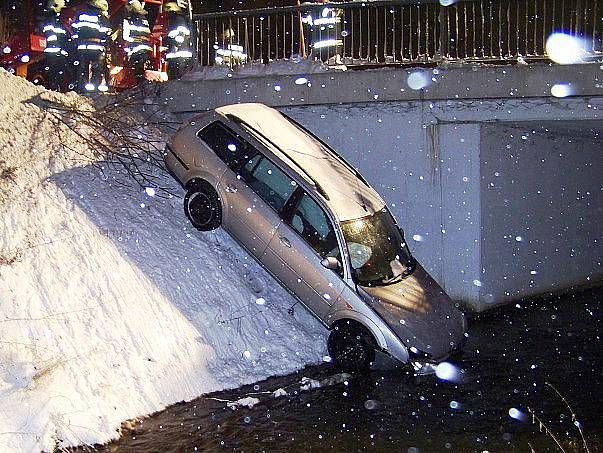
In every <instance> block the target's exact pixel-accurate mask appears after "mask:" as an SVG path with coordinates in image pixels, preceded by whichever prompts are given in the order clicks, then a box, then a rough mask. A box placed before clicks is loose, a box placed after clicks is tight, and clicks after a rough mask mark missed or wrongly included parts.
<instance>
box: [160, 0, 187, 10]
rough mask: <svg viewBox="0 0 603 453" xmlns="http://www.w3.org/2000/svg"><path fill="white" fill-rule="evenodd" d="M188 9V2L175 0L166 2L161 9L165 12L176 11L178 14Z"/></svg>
mask: <svg viewBox="0 0 603 453" xmlns="http://www.w3.org/2000/svg"><path fill="white" fill-rule="evenodd" d="M187 8H188V0H176V1H170V2H167V4H166V5H165V6H164V7H163V9H164V10H165V11H176V12H180V11H182V10H184V9H187Z"/></svg>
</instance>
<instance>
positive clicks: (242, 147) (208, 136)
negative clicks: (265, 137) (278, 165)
mask: <svg viewBox="0 0 603 453" xmlns="http://www.w3.org/2000/svg"><path fill="white" fill-rule="evenodd" d="M197 136H198V137H199V138H200V139H201V140H203V141H204V142H205V143H207V144H208V145H209V147H210V148H211V149H213V150H214V152H215V153H216V155H217V156H218V157H219V158H220V159H221V160H222V161H223V162H224V163H225V164H226V165H228V166H229V167H230V169H231V170H237V169H238V168H239V167H240V166H241V164H242V163H243V162H245V161H246V160H248V159H249V158H250V157H252V156H254V155H256V154H257V153H258V151H257V150H256V149H255V148H254V147H253V146H252V145H251V144H250V143H248V142H247V141H245V140H244V139H243V138H242V137H240V136H239V135H237V134H236V133H235V132H234V131H231V130H230V129H229V128H228V127H226V126H225V125H224V124H222V123H220V122H219V121H216V122H214V123H211V124H210V125H209V126H207V127H205V128H203V129H201V130H200V131H199V132H198V133H197Z"/></svg>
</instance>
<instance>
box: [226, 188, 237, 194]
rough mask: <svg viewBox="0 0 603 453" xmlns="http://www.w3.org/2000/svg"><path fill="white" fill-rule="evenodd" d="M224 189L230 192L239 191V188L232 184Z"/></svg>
mask: <svg viewBox="0 0 603 453" xmlns="http://www.w3.org/2000/svg"><path fill="white" fill-rule="evenodd" d="M224 190H225V191H226V192H228V193H237V188H236V187H230V186H226V187H225V188H224Z"/></svg>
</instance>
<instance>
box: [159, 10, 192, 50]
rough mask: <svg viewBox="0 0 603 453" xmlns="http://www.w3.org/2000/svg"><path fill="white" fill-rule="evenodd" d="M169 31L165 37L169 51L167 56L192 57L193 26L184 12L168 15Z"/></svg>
mask: <svg viewBox="0 0 603 453" xmlns="http://www.w3.org/2000/svg"><path fill="white" fill-rule="evenodd" d="M168 21H169V25H168V33H167V36H166V37H165V40H164V42H165V45H166V46H167V53H166V54H165V58H166V59H167V60H173V59H175V58H183V59H184V58H192V57H193V52H192V51H191V26H190V23H189V20H188V18H187V16H185V15H184V14H182V13H176V12H172V13H170V14H169V16H168Z"/></svg>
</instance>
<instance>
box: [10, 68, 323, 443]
mask: <svg viewBox="0 0 603 453" xmlns="http://www.w3.org/2000/svg"><path fill="white" fill-rule="evenodd" d="M40 95H41V96H42V97H44V98H51V99H53V100H54V101H56V102H62V103H72V102H75V103H78V104H85V102H86V101H85V100H83V99H81V98H79V97H78V96H76V95H74V94H70V95H60V94H56V93H48V92H45V91H44V90H43V89H42V88H38V87H34V86H33V85H31V84H29V83H28V82H26V81H25V80H23V79H20V78H17V77H13V76H11V75H9V74H8V73H6V72H4V71H2V70H0V451H35V450H40V449H45V450H51V449H52V448H53V447H55V446H56V445H73V444H80V443H95V442H105V441H107V440H109V439H110V438H112V437H115V436H116V435H117V429H118V427H119V425H120V423H121V422H122V421H123V420H125V419H128V418H133V417H136V416H139V415H144V414H148V413H151V412H154V411H157V410H159V409H161V408H163V407H165V406H166V405H169V404H171V403H174V402H177V401H180V400H186V399H192V398H194V397H196V396H198V395H200V394H203V393H206V392H210V391H214V390H218V389H223V388H231V387H236V386H239V385H242V384H245V383H250V382H253V381H256V380H259V379H262V378H265V377H268V376H270V375H274V374H283V373H287V372H291V371H293V370H295V369H297V368H300V367H302V366H304V365H305V364H307V363H310V362H317V361H320V360H321V358H322V356H323V354H324V353H325V351H324V345H325V341H324V332H323V329H322V327H320V326H319V325H318V323H317V322H316V321H315V320H314V319H313V318H311V316H310V315H308V314H307V313H306V312H305V311H304V310H303V309H301V308H298V309H297V310H296V311H295V315H294V316H291V315H290V314H288V313H287V309H288V308H289V307H290V306H291V305H292V304H293V303H294V301H293V299H292V298H291V297H290V296H289V295H288V294H287V293H286V292H285V291H284V290H283V289H282V288H280V287H278V286H277V285H276V284H275V283H274V282H273V280H272V279H271V278H270V277H269V276H268V275H267V274H266V273H265V272H264V271H263V270H262V269H261V268H260V267H259V266H258V265H257V264H256V263H255V262H254V261H253V260H252V259H251V258H249V257H248V256H247V255H246V253H245V252H243V251H242V250H241V249H240V248H239V247H238V246H237V245H236V244H235V243H234V242H233V241H232V240H231V239H230V238H229V237H228V236H227V235H226V234H225V233H224V232H223V231H222V230H217V231H216V232H211V233H200V232H197V231H196V230H194V229H192V228H191V227H190V226H189V224H188V223H187V221H186V219H185V218H184V215H183V213H182V208H181V200H180V199H178V198H175V197H174V198H159V197H157V196H150V195H149V194H148V193H146V192H145V191H144V190H141V189H139V188H128V187H124V186H123V185H121V184H116V180H115V174H114V173H112V172H111V171H106V172H105V173H104V174H101V173H100V172H99V171H98V170H97V169H96V168H94V167H91V166H90V165H86V164H85V163H81V162H80V163H77V164H76V163H75V161H73V157H74V155H73V152H72V151H70V152H67V151H65V149H64V148H63V147H62V146H60V145H58V139H57V130H60V134H61V140H62V141H63V142H64V143H65V142H67V143H69V147H70V148H73V149H76V150H80V151H81V152H82V153H86V147H85V144H84V143H82V142H81V139H80V138H79V137H77V136H75V135H74V134H72V133H71V132H70V131H69V130H68V129H67V128H66V127H64V126H61V127H59V126H58V125H57V124H56V121H54V120H53V119H52V117H51V116H49V115H48V113H47V112H45V111H44V109H43V108H40V107H38V106H37V105H39V104H40V103H39V97H40ZM167 178H169V177H167ZM167 181H168V180H167V179H166V183H167Z"/></svg>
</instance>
